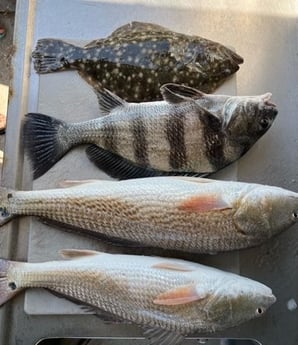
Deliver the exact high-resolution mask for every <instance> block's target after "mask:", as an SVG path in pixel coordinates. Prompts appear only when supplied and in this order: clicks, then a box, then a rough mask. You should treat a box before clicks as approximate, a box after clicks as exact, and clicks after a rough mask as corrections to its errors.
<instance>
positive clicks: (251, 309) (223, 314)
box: [204, 275, 276, 330]
mask: <svg viewBox="0 0 298 345" xmlns="http://www.w3.org/2000/svg"><path fill="white" fill-rule="evenodd" d="M231 276H232V275H231ZM275 301H276V297H275V296H274V295H273V293H272V290H271V289H270V288H269V287H268V286H266V285H264V284H262V283H259V282H257V281H253V280H251V279H248V278H245V277H235V278H234V279H233V278H230V279H227V278H225V280H224V282H223V283H222V284H221V286H220V288H218V289H217V290H216V292H215V294H214V296H212V297H211V298H210V300H209V301H208V303H207V304H206V305H205V307H204V310H205V311H206V314H207V317H208V319H209V322H210V324H212V326H213V329H214V330H220V329H223V328H227V327H233V326H236V325H239V324H241V323H243V322H245V321H248V320H251V319H254V318H256V317H260V316H262V315H263V314H264V313H265V312H266V311H267V309H268V308H269V307H270V306H271V305H272V304H273V303H275Z"/></svg>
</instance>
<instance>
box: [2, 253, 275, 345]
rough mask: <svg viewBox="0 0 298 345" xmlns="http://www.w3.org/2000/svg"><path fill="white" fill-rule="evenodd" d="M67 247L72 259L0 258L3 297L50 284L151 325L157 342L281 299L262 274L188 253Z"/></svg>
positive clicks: (224, 324) (177, 339) (228, 322)
mask: <svg viewBox="0 0 298 345" xmlns="http://www.w3.org/2000/svg"><path fill="white" fill-rule="evenodd" d="M62 254H63V256H64V257H66V258H71V259H72V260H71V261H51V262H43V263H23V262H14V261H7V260H0V305H2V304H4V303H5V302H6V301H7V300H9V299H10V298H12V297H14V296H15V295H16V294H17V293H18V292H20V291H22V290H23V289H24V288H30V287H31V288H32V287H43V288H47V289H50V290H52V291H54V292H56V293H59V294H62V295H64V296H66V297H70V298H71V299H75V300H77V301H78V302H80V303H81V304H88V305H89V306H93V307H94V308H95V309H96V308H99V309H100V310H103V311H105V312H107V313H109V314H112V315H115V316H117V317H118V318H119V317H120V318H121V319H125V320H128V321H131V322H134V323H136V324H139V325H141V326H147V327H148V328H149V330H148V331H147V332H145V335H147V336H150V338H151V339H150V344H156V345H157V344H161V343H162V344H164V345H166V344H168V345H170V344H171V345H173V344H176V345H177V344H181V343H182V342H183V339H184V336H185V335H188V334H192V333H195V332H204V333H205V332H214V331H217V330H222V329H225V328H228V327H232V326H236V325H238V324H240V323H243V322H245V321H248V320H250V319H252V318H255V317H259V316H261V315H263V314H264V312H265V311H266V310H267V309H268V308H269V307H270V306H271V305H272V304H273V303H274V302H275V301H276V298H275V296H274V295H273V294H272V291H271V289H270V288H269V287H267V286H265V285H263V284H261V283H259V282H256V281H253V280H251V279H248V278H244V277H240V276H238V275H235V274H232V273H228V272H224V271H220V270H218V269H215V268H211V267H207V266H203V265H200V264H197V263H193V262H188V261H184V260H177V259H168V258H160V257H146V256H136V255H115V254H106V253H99V252H94V251H89V250H74V249H72V250H62ZM66 277H67V279H66ZM166 339H167V340H166Z"/></svg>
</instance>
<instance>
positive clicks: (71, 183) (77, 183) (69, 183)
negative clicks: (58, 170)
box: [58, 179, 106, 188]
mask: <svg viewBox="0 0 298 345" xmlns="http://www.w3.org/2000/svg"><path fill="white" fill-rule="evenodd" d="M105 182H106V181H105V180H92V179H90V180H62V181H60V182H59V183H58V187H59V188H71V187H81V186H83V185H86V184H88V185H89V184H94V183H105Z"/></svg>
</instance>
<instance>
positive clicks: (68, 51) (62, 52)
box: [32, 38, 82, 74]
mask: <svg viewBox="0 0 298 345" xmlns="http://www.w3.org/2000/svg"><path fill="white" fill-rule="evenodd" d="M80 49H82V48H80V47H76V46H74V45H73V44H70V43H66V42H64V41H61V40H55V39H48V38H45V39H41V40H39V41H38V42H37V45H36V47H35V50H34V51H33V53H32V58H33V65H34V69H35V70H36V72H37V73H40V74H44V73H51V72H56V71H62V70H65V69H68V68H71V63H70V61H72V56H74V57H75V56H77V53H78V50H80Z"/></svg>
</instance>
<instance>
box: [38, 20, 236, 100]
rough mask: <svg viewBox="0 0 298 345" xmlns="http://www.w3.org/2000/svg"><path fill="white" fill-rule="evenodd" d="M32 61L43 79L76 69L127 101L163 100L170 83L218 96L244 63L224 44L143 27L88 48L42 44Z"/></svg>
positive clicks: (133, 25)
mask: <svg viewBox="0 0 298 345" xmlns="http://www.w3.org/2000/svg"><path fill="white" fill-rule="evenodd" d="M32 57H33V63H34V68H35V70H36V71H37V72H38V73H41V74H42V73H51V72H56V71H61V70H67V69H75V70H77V71H78V72H79V74H80V75H81V77H82V78H83V79H84V80H86V81H87V82H88V83H89V84H91V85H92V86H93V87H94V88H95V89H96V90H97V89H98V88H102V87H104V88H107V89H109V90H111V91H113V92H115V93H117V94H118V95H119V96H121V97H122V98H124V99H125V100H127V101H152V100H158V99H161V95H160V93H159V88H160V86H161V85H162V84H165V83H168V82H175V83H181V84H182V83H183V84H185V85H190V86H193V87H197V88H200V89H201V90H202V91H205V92H212V91H214V90H215V89H216V88H217V87H218V86H219V85H221V84H222V83H223V81H224V80H225V79H226V78H228V77H229V76H230V75H232V74H233V73H235V72H236V71H237V70H238V69H239V64H241V63H243V59H242V58H241V57H240V56H239V55H238V54H236V53H235V52H233V51H232V50H230V49H228V48H226V47H225V46H223V45H221V44H219V43H216V42H213V41H210V40H207V39H204V38H201V37H198V36H189V35H184V34H181V33H176V32H173V31H171V30H169V29H166V28H163V27H161V26H157V25H154V24H150V23H140V22H133V23H131V24H128V25H124V26H123V27H121V28H119V29H118V30H116V31H115V32H113V33H112V34H111V35H110V36H109V37H107V38H106V39H100V40H96V41H93V42H90V44H88V45H87V46H86V47H84V48H81V47H77V46H74V45H72V44H69V43H66V42H63V41H61V40H56V39H41V40H39V41H38V42H37V45H36V48H35V50H34V52H33V53H32Z"/></svg>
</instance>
